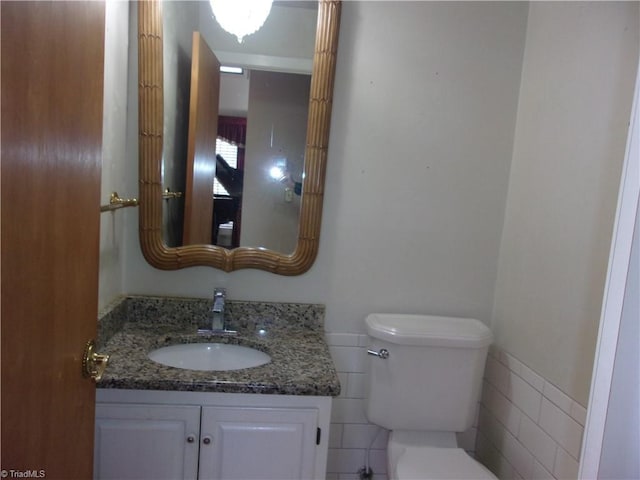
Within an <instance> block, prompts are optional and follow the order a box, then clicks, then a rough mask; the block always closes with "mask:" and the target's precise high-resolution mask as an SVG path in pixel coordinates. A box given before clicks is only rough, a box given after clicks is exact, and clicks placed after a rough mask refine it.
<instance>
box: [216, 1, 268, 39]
mask: <svg viewBox="0 0 640 480" xmlns="http://www.w3.org/2000/svg"><path fill="white" fill-rule="evenodd" d="M209 3H210V4H211V10H212V11H213V15H214V16H215V17H216V20H217V22H218V23H219V24H220V26H221V27H222V28H223V29H224V30H226V31H227V32H229V33H231V34H233V35H235V36H236V37H237V39H238V43H242V39H243V38H244V37H245V36H246V35H251V34H252V33H255V32H257V31H258V30H259V29H260V27H262V25H263V24H264V21H265V20H266V19H267V17H268V16H269V12H270V11H271V3H272V0H209Z"/></svg>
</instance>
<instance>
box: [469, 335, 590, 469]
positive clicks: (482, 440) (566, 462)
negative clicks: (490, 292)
mask: <svg viewBox="0 0 640 480" xmlns="http://www.w3.org/2000/svg"><path fill="white" fill-rule="evenodd" d="M496 363H499V364H501V365H502V367H504V369H506V370H507V374H508V380H505V373H504V370H503V369H502V368H501V367H500V365H497V364H496ZM498 386H500V388H501V389H505V388H506V389H507V390H506V392H501V391H500V390H499V388H498ZM585 419H586V409H585V408H584V407H583V406H582V405H580V404H579V403H577V402H576V401H575V400H573V399H571V398H570V397H569V396H568V395H566V394H565V393H564V392H562V391H560V390H559V389H558V388H556V387H555V386H553V385H552V384H551V383H549V382H548V381H546V380H545V379H544V378H542V377H541V376H540V375H538V374H537V373H536V372H534V371H533V370H532V369H531V368H529V367H528V366H527V365H525V364H523V363H522V362H520V361H519V360H518V359H517V358H515V357H513V356H512V355H509V354H507V353H504V352H502V351H501V350H500V349H499V348H497V347H494V349H493V350H492V357H491V360H489V361H488V362H487V369H486V374H485V381H484V383H483V391H482V399H481V407H480V412H479V420H478V431H477V441H476V457H477V458H478V459H480V460H481V461H482V462H483V463H484V464H485V465H487V466H488V467H489V468H490V469H491V470H492V471H493V472H494V473H495V474H496V475H497V476H498V477H499V478H501V479H506V478H520V477H522V478H525V479H551V478H557V479H559V480H563V479H565V478H572V479H574V478H576V476H577V471H578V463H579V462H578V458H579V454H580V447H581V442H582V434H583V425H584V422H585ZM530 459H531V463H530Z"/></svg>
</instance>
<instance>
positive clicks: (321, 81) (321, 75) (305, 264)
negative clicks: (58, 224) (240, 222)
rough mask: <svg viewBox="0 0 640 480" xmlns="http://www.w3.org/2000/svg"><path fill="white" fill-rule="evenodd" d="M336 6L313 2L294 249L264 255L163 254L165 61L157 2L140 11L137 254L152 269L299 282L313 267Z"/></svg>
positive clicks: (245, 250) (182, 250) (208, 249)
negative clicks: (247, 273)
mask: <svg viewBox="0 0 640 480" xmlns="http://www.w3.org/2000/svg"><path fill="white" fill-rule="evenodd" d="M340 10H341V3H340V1H339V0H319V2H318V23H317V30H316V43H315V53H314V58H313V72H312V76H311V91H310V99H309V117H308V124H307V140H306V149H305V160H304V183H303V189H302V201H301V206H300V221H299V228H298V243H297V246H296V248H295V250H294V252H293V253H292V254H289V255H287V254H282V253H278V252H275V251H272V250H267V249H265V248H255V247H239V248H235V249H233V250H227V249H226V248H223V247H217V246H215V245H187V246H182V247H176V248H169V247H167V246H166V245H165V243H164V241H163V239H162V207H163V202H162V193H163V185H162V175H161V168H162V142H163V131H164V125H163V119H164V105H163V57H162V47H163V44H162V40H163V36H162V5H161V3H160V0H144V1H141V2H139V4H138V69H139V71H138V81H139V83H138V88H139V106H138V109H139V119H138V127H139V156H140V158H139V177H140V180H139V182H140V186H139V188H140V191H139V198H140V211H139V215H140V219H139V236H140V247H141V249H142V254H143V255H144V258H145V259H146V260H147V262H149V264H150V265H152V266H153V267H155V268H159V269H162V270H177V269H181V268H186V267H194V266H211V267H215V268H219V269H221V270H224V271H225V272H231V271H234V270H239V269H243V268H256V269H260V270H266V271H268V272H272V273H277V274H279V275H300V274H302V273H304V272H306V271H307V270H309V268H311V265H313V262H314V260H315V258H316V255H317V252H318V244H319V239H320V225H321V221H322V201H323V197H324V179H325V171H326V163H327V149H328V144H329V124H330V121H331V107H332V100H333V85H334V74H335V65H336V53H337V49H338V31H339V25H340Z"/></svg>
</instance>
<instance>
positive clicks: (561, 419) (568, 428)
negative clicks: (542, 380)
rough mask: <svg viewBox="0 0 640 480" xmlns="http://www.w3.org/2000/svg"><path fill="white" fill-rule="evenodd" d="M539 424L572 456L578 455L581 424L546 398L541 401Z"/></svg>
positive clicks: (580, 443) (576, 456)
mask: <svg viewBox="0 0 640 480" xmlns="http://www.w3.org/2000/svg"><path fill="white" fill-rule="evenodd" d="M540 426H541V427H542V428H543V430H545V431H546V432H547V433H548V434H549V435H551V437H553V439H554V440H555V441H556V442H558V444H559V445H561V446H562V447H563V448H564V449H565V450H566V451H567V452H569V454H570V455H572V456H573V458H575V459H577V458H578V457H579V456H580V447H581V445H582V431H583V428H582V426H581V425H580V424H579V423H578V422H576V421H575V420H574V419H573V418H571V417H570V416H569V415H567V414H566V413H565V412H563V411H562V410H560V409H559V408H558V407H557V406H555V405H554V404H553V403H551V402H550V401H549V400H547V399H546V398H545V399H543V401H542V409H541V411H540Z"/></svg>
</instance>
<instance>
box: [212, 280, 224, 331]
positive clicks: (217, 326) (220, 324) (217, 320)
mask: <svg viewBox="0 0 640 480" xmlns="http://www.w3.org/2000/svg"><path fill="white" fill-rule="evenodd" d="M226 294H227V292H226V291H225V289H224V288H216V289H215V290H214V291H213V307H211V330H214V331H216V330H224V329H225V324H224V300H225V296H226Z"/></svg>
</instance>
